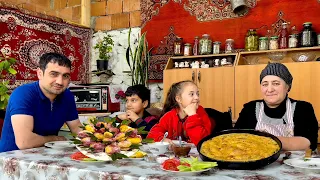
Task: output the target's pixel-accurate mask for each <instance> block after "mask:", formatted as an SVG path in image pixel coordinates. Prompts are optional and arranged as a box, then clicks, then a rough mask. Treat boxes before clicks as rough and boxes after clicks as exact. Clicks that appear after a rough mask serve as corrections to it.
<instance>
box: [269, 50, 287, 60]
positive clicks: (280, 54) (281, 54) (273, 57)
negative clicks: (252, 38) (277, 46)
mask: <svg viewBox="0 0 320 180" xmlns="http://www.w3.org/2000/svg"><path fill="white" fill-rule="evenodd" d="M286 55H287V52H286V51H279V52H268V53H267V56H268V58H269V59H270V60H271V61H272V62H280V61H281V60H282V59H283V58H284V57H285V56H286Z"/></svg>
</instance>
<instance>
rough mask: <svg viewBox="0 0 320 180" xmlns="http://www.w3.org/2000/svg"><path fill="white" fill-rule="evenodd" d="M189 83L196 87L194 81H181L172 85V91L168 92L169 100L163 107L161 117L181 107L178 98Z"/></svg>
mask: <svg viewBox="0 0 320 180" xmlns="http://www.w3.org/2000/svg"><path fill="white" fill-rule="evenodd" d="M188 83H192V84H194V85H196V84H195V83H194V82H193V81H190V80H185V81H180V82H177V83H174V84H172V86H171V87H170V89H169V91H168V94H167V98H166V101H165V103H164V106H163V110H162V114H161V117H162V116H163V115H164V114H166V113H167V112H169V111H170V110H171V109H173V108H178V107H179V104H178V102H177V101H176V96H177V95H179V94H180V93H181V92H182V89H183V86H184V85H186V84H188Z"/></svg>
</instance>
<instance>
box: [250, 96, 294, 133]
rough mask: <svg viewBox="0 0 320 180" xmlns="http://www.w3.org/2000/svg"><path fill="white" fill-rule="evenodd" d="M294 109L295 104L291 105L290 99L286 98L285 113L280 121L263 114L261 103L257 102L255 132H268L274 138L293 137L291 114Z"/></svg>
mask: <svg viewBox="0 0 320 180" xmlns="http://www.w3.org/2000/svg"><path fill="white" fill-rule="evenodd" d="M295 107H296V102H294V103H291V101H290V99H289V98H287V102H286V113H285V114H284V115H283V117H282V118H281V119H276V118H270V117H268V116H267V115H266V114H265V113H264V104H263V102H257V103H256V117H257V120H258V121H257V125H256V128H255V130H258V131H264V132H268V133H270V134H273V135H274V136H283V137H293V136H294V132H293V128H294V124H293V113H294V110H295ZM271 122H277V123H271Z"/></svg>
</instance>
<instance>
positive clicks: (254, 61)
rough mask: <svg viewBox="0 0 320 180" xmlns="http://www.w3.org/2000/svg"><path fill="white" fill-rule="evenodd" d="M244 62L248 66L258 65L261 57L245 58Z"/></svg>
mask: <svg viewBox="0 0 320 180" xmlns="http://www.w3.org/2000/svg"><path fill="white" fill-rule="evenodd" d="M243 59H244V61H245V62H246V64H248V65H253V64H258V62H259V60H260V57H258V56H248V57H243Z"/></svg>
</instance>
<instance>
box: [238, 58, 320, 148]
mask: <svg viewBox="0 0 320 180" xmlns="http://www.w3.org/2000/svg"><path fill="white" fill-rule="evenodd" d="M292 80H293V77H292V75H291V74H290V72H289V70H288V68H287V67H286V66H284V65H283V64H280V63H271V64H268V65H267V66H266V67H265V69H263V70H262V72H261V74H260V84H261V93H262V96H263V100H256V101H251V102H249V103H247V104H245V105H244V107H243V109H242V111H241V112H240V114H239V118H238V121H237V122H236V124H235V128H236V129H255V130H259V131H265V132H268V133H270V134H273V135H275V136H277V137H278V138H279V139H280V141H281V142H282V147H283V149H284V150H306V149H308V148H311V149H313V150H314V149H316V148H317V141H318V121H317V119H316V116H315V113H314V110H313V107H312V105H311V104H310V103H308V102H305V101H297V100H294V99H291V98H288V92H289V91H290V89H291V85H292Z"/></svg>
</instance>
